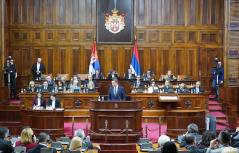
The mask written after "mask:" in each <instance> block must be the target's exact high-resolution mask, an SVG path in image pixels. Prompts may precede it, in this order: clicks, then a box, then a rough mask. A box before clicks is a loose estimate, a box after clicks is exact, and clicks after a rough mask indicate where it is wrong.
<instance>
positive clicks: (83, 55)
mask: <svg viewBox="0 0 239 153" xmlns="http://www.w3.org/2000/svg"><path fill="white" fill-rule="evenodd" d="M28 2H29V3H28ZM25 4H27V5H25ZM223 6H224V4H223V0H209V1H208V0H178V1H176V0H135V1H134V23H135V25H134V26H135V27H134V32H135V35H136V38H137V46H138V53H139V60H140V65H141V73H142V74H143V73H146V71H147V69H148V68H150V69H152V72H153V73H155V75H156V76H157V79H158V78H159V77H160V75H161V74H166V72H167V71H168V70H172V71H173V73H174V74H175V75H177V74H187V76H188V77H189V78H190V79H191V80H195V81H196V80H204V83H203V84H204V86H209V84H210V81H208V80H209V79H210V77H211V74H210V71H211V68H212V67H213V66H214V65H215V63H214V62H213V60H212V59H213V58H214V57H216V56H217V57H219V58H221V57H222V31H223V18H222V17H223V10H222V7H223ZM7 10H8V11H9V15H8V20H9V23H8V26H9V42H8V44H9V45H8V46H7V47H8V50H9V53H8V54H9V55H13V57H14V58H16V59H15V64H16V65H18V67H17V68H18V71H19V74H22V75H23V76H24V77H28V78H30V79H32V77H33V76H32V73H29V70H31V66H32V64H33V63H35V62H36V59H37V58H38V57H41V58H42V62H43V63H44V64H45V66H46V73H53V76H56V75H57V73H69V75H70V77H71V76H72V75H75V74H77V73H88V69H89V68H88V67H89V63H90V57H91V51H92V46H93V41H94V37H95V35H96V27H95V25H96V0H87V1H85V0H20V1H18V0H10V1H8V8H7ZM133 47H134V46H133V45H97V50H98V56H99V61H100V65H101V72H102V73H103V75H104V76H105V77H106V76H107V73H108V71H109V70H111V69H116V70H118V71H119V75H120V77H123V75H124V73H127V69H128V68H129V65H130V62H131V58H132V53H133ZM24 49H27V50H24ZM26 52H27V53H28V54H29V55H28V56H25V55H24V56H23V55H21V54H22V53H26ZM20 55H21V56H20ZM26 58H29V63H28V65H27V67H26V66H25V67H24V66H23V65H22V60H25V59H26ZM205 61H206V62H205ZM22 66H23V67H22ZM235 68H236V67H235ZM30 72H31V71H30Z"/></svg>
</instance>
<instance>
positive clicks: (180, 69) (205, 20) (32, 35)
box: [0, 0, 239, 153]
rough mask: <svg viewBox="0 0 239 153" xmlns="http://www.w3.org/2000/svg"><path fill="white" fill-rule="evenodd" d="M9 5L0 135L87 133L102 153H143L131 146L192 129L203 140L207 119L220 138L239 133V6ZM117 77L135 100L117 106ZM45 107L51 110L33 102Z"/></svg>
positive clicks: (13, 1)
mask: <svg viewBox="0 0 239 153" xmlns="http://www.w3.org/2000/svg"><path fill="white" fill-rule="evenodd" d="M0 6H1V7H0V21H1V22H0V25H1V26H0V52H1V58H0V59H1V62H0V66H1V67H2V69H0V72H1V75H0V79H1V81H0V127H3V126H4V127H7V128H8V129H9V132H10V134H11V135H12V136H19V135H20V134H21V130H22V128H23V127H25V126H30V127H31V128H32V130H33V131H34V134H35V135H36V136H38V135H39V134H40V133H41V132H46V133H47V134H48V135H49V136H50V137H51V138H52V139H53V140H59V139H60V137H61V136H62V135H68V136H69V135H70V138H73V135H74V131H75V130H76V128H77V126H80V128H82V129H84V131H85V134H86V136H87V135H88V136H90V138H91V140H92V142H93V143H94V144H93V145H94V146H98V145H102V147H101V149H102V150H101V152H112V153H113V152H114V151H116V152H117V150H118V151H119V150H121V151H122V148H124V149H125V150H124V151H125V152H127V151H129V152H134V151H135V152H141V151H140V147H139V146H138V145H132V144H136V142H137V141H138V140H139V139H140V138H149V139H151V137H150V136H152V135H153V138H152V140H151V141H153V143H154V144H153V146H154V147H155V148H157V144H156V143H157V141H158V139H157V138H158V137H160V135H164V134H166V135H167V136H169V137H170V138H171V139H173V140H177V138H178V136H179V135H182V134H185V133H186V132H187V130H188V125H190V124H191V123H195V124H196V125H197V126H198V134H203V132H204V131H206V129H208V128H207V125H206V120H207V119H206V116H207V114H208V113H209V114H210V115H212V116H213V117H215V119H216V121H215V124H216V125H215V128H216V134H217V135H218V134H219V132H220V131H222V130H228V131H229V132H234V131H236V129H237V127H238V126H239V125H238V123H239V121H238V114H239V107H238V105H239V46H238V42H239V28H238V25H239V22H238V21H239V16H238V14H239V1H238V0H120V1H119V0H114V1H108V0H1V1H0ZM113 16H114V17H115V19H116V18H117V22H116V21H112V20H111V17H112V18H113ZM110 22H112V23H111V24H110ZM118 24H119V25H118ZM117 25H118V26H117ZM111 26H115V27H111ZM10 56H11V58H9V57H10ZM13 61H14V64H13V63H12V64H10V63H11V62H13ZM94 62H95V63H94ZM218 62H221V63H222V64H221V65H220V66H221V67H220V66H219V67H220V68H222V69H223V72H222V73H221V71H220V73H219V72H218V71H219V69H220V68H219V67H218ZM92 63H94V64H92ZM8 64H10V66H8ZM11 65H14V67H15V69H14V70H16V73H15V74H14V77H12V76H11V74H10V73H12V70H10V67H11ZM96 65H97V66H98V67H96ZM92 68H93V70H92ZM8 69H9V71H8ZM213 69H216V73H217V75H218V77H219V76H220V77H219V83H218V82H217V81H218V80H215V78H217V76H216V74H215V73H214V72H213ZM96 70H98V72H99V73H98V72H97V74H96ZM113 71H114V73H112V72H113ZM129 72H132V74H130V73H129ZM139 72H140V73H139ZM148 72H150V73H148ZM169 72H170V73H171V74H170V76H169ZM8 74H9V75H8ZM138 75H139V76H138ZM131 76H132V78H131ZM8 77H10V78H11V79H9V84H10V85H9V84H8ZM49 77H50V78H51V79H50V81H49V80H48V78H49ZM75 77H76V78H77V79H76V80H75ZM114 77H115V78H117V82H116V83H117V87H116V89H117V90H118V86H120V87H123V88H124V91H125V99H126V101H123V100H122V99H121V98H119V99H118V100H112V99H110V98H111V97H109V95H110V94H109V93H110V89H111V88H114V90H115V87H114V84H113V83H112V80H114ZM137 77H139V80H137V79H138V78H137ZM221 77H222V78H223V79H221ZM92 78H93V79H92ZM62 79H63V80H64V81H62ZM220 79H221V80H220ZM168 80H169V81H168ZM137 81H138V83H136V82H137ZM167 81H168V82H167ZM44 82H47V84H48V85H47V88H48V87H49V89H50V90H49V92H48V91H46V90H45V86H44ZM49 82H51V83H49ZM166 82H167V83H169V86H170V88H169V89H170V90H169V89H168V87H167V90H165V86H166ZM215 82H216V83H217V85H216V86H215ZM32 83H34V88H31V84H32ZM74 83H75V84H74ZM153 83H154V85H152V84H153ZM197 83H199V84H200V88H198V87H197ZM59 84H60V85H61V86H62V88H61V89H60V88H59ZM8 85H9V86H10V87H8ZM181 85H184V87H185V88H183V89H182V92H181ZM59 89H60V90H59ZM184 89H186V91H185V92H184ZM197 89H198V90H197ZM199 89H200V90H199ZM47 90H48V89H47ZM40 91H41V94H42V95H41V96H42V97H44V100H45V102H44V106H43V104H42V103H41V101H40V98H39V97H38V94H36V93H38V92H40ZM52 93H53V94H55V98H56V99H58V100H59V101H60V108H55V106H56V103H55V100H53V101H54V105H55V106H54V108H51V105H50V106H48V101H52V96H54V95H53V94H52ZM12 94H13V96H12ZM114 94H115V93H114ZM214 94H215V97H214ZM9 95H10V96H9ZM117 96H118V97H119V96H121V95H117V94H115V97H116V98H117ZM18 97H19V99H20V100H19V99H18ZM37 98H38V101H36V103H37V105H39V106H40V105H41V106H43V108H42V107H39V108H38V107H36V106H35V103H33V101H34V99H37ZM53 99H54V98H53ZM52 105H53V104H52ZM88 125H89V127H88ZM74 126H75V127H74ZM151 126H152V127H151ZM152 129H154V130H152ZM155 129H156V130H155ZM161 130H162V131H161ZM66 131H67V132H66ZM155 131H156V133H157V134H155ZM156 139H157V140H156ZM108 143H109V144H108ZM110 143H119V144H120V143H121V144H125V145H126V146H124V147H121V146H117V145H116V146H113V147H112V146H107V145H113V144H110ZM127 144H128V146H127ZM104 145H105V146H104ZM178 145H179V144H177V147H178V148H179V150H181V149H183V148H180V147H179V146H178ZM64 147H65V148H66V146H64ZM104 147H105V148H111V147H112V148H115V150H114V149H113V150H114V151H112V150H111V151H110V150H107V149H103V148H104ZM127 148H128V149H127ZM0 150H1V149H0ZM90 151H92V152H98V151H97V150H88V151H87V152H90ZM58 152H59V151H58ZM99 152H100V151H99Z"/></svg>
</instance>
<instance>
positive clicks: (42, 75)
mask: <svg viewBox="0 0 239 153" xmlns="http://www.w3.org/2000/svg"><path fill="white" fill-rule="evenodd" d="M47 76H50V77H51V78H52V77H53V76H52V73H49V74H41V77H45V78H46V77H47ZM52 79H53V78H52Z"/></svg>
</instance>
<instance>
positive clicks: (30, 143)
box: [15, 128, 37, 152]
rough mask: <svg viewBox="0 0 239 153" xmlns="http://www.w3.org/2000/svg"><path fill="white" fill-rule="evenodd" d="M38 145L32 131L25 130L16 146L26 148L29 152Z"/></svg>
mask: <svg viewBox="0 0 239 153" xmlns="http://www.w3.org/2000/svg"><path fill="white" fill-rule="evenodd" d="M36 145H37V143H36V136H35V135H34V134H33V131H32V129H31V128H25V129H23V130H22V132H21V137H20V141H17V142H16V145H15V146H22V147H26V152H27V151H28V150H29V149H31V148H34V147H36Z"/></svg>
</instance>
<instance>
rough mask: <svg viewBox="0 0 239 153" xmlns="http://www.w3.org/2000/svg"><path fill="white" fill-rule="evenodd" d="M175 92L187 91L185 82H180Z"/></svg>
mask: <svg viewBox="0 0 239 153" xmlns="http://www.w3.org/2000/svg"><path fill="white" fill-rule="evenodd" d="M177 92H178V93H186V92H188V89H187V87H186V84H185V83H181V84H180V85H179V88H178V89H177Z"/></svg>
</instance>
